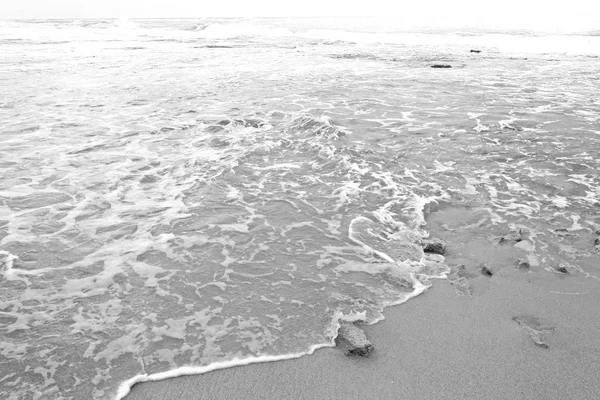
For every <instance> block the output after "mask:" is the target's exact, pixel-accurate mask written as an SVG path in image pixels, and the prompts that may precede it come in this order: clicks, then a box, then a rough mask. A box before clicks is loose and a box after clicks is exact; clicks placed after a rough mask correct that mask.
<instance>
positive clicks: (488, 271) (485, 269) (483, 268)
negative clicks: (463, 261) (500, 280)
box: [481, 265, 494, 276]
mask: <svg viewBox="0 0 600 400" xmlns="http://www.w3.org/2000/svg"><path fill="white" fill-rule="evenodd" d="M481 273H482V274H483V275H486V276H492V275H494V273H493V272H492V270H491V269H489V268H488V267H487V265H482V266H481Z"/></svg>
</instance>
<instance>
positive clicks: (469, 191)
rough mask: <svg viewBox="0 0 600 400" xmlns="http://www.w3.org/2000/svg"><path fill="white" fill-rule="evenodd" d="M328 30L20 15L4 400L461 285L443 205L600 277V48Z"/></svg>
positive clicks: (373, 312) (5, 114)
mask: <svg viewBox="0 0 600 400" xmlns="http://www.w3.org/2000/svg"><path fill="white" fill-rule="evenodd" d="M330 22H331V21H329V23H330ZM327 24H328V22H327V21H323V20H321V21H313V20H245V21H227V20H224V21H210V20H202V21H189V20H184V21H175V20H173V21H160V20H159V21H157V20H153V21H110V20H104V21H100V20H98V21H89V20H88V21H45V22H44V21H42V22H35V23H34V22H32V21H29V22H26V21H21V22H14V21H3V22H2V25H1V27H0V47H1V51H2V53H3V54H5V55H6V56H5V57H3V58H2V60H0V71H1V73H0V126H1V128H0V144H1V145H0V177H1V178H2V179H0V262H2V277H1V278H0V279H1V280H0V287H1V288H2V291H1V292H0V322H1V324H0V332H1V336H0V364H1V365H2V368H1V370H2V371H3V372H2V374H3V375H2V376H1V377H0V388H1V392H2V393H9V394H8V397H7V398H9V399H17V398H41V399H45V398H48V399H50V398H51V399H71V398H73V399H78V398H94V399H110V398H114V397H115V396H116V394H117V390H118V387H119V385H121V384H122V383H123V382H124V381H126V380H127V379H130V378H133V377H135V376H136V375H140V374H158V373H163V372H165V371H171V370H175V369H177V368H179V367H182V366H196V367H204V368H210V366H211V365H220V364H215V363H222V365H225V364H227V362H230V363H231V364H235V363H243V362H247V361H248V360H253V359H259V357H262V358H263V359H268V358H269V357H287V356H290V357H291V356H297V355H299V354H303V353H307V352H310V351H312V350H314V349H315V348H317V347H319V346H327V345H332V338H333V336H335V331H336V327H337V326H336V321H337V320H338V319H339V318H345V319H350V320H352V319H362V320H364V321H366V322H367V323H374V322H376V321H378V320H380V319H381V318H382V313H381V312H382V310H383V309H384V307H385V306H388V305H391V304H398V303H402V302H404V301H407V300H408V299H410V298H411V297H412V296H415V295H418V294H419V293H421V292H422V291H423V290H425V289H426V288H427V287H429V286H430V285H431V282H430V279H431V278H444V277H446V276H450V277H452V276H453V275H452V273H451V272H452V271H453V270H452V267H453V266H451V265H446V263H445V262H444V259H443V257H441V256H429V255H427V256H426V255H424V254H423V252H422V250H421V246H420V243H421V240H422V239H423V238H425V237H427V235H428V230H429V227H428V226H427V225H426V224H425V218H426V216H427V215H429V214H430V213H431V216H432V217H431V219H430V224H431V225H432V227H433V228H434V230H435V231H441V230H444V231H445V232H446V233H447V232H453V231H452V230H453V229H457V227H458V226H460V227H461V228H464V227H465V223H466V222H467V221H468V224H467V226H468V227H470V228H471V229H470V230H468V231H469V232H471V233H469V234H468V235H466V237H463V236H464V232H465V230H464V229H461V230H460V235H463V236H461V240H464V241H465V242H469V241H473V243H478V241H482V242H481V243H487V244H488V246H491V247H493V246H495V244H496V243H497V241H498V238H499V237H501V236H503V235H505V234H506V233H508V232H509V231H510V230H513V231H519V230H520V231H522V232H525V234H524V235H525V236H524V237H526V240H523V241H521V242H519V243H517V247H516V251H517V252H520V254H522V257H523V258H524V259H527V260H528V261H529V262H530V264H531V273H539V274H544V273H547V274H555V273H557V272H556V267H558V266H563V267H565V268H567V270H568V271H569V272H570V274H571V275H572V276H571V278H573V279H597V278H596V276H597V275H598V274H599V271H598V268H599V267H598V265H599V263H598V261H599V259H598V253H597V249H594V245H593V242H594V239H595V238H596V234H595V233H594V232H595V231H597V230H599V229H600V216H599V215H598V212H597V210H598V206H599V201H600V189H599V187H600V185H599V184H600V178H598V171H599V168H600V165H599V161H598V160H599V158H600V154H599V153H600V122H599V116H600V95H599V94H598V93H600V81H599V78H598V76H599V74H598V73H599V70H598V68H599V67H598V66H599V64H598V58H597V57H598V54H597V53H598V52H600V51H599V50H598V49H600V46H596V47H594V46H593V45H592V44H594V43H597V39H598V37H596V36H584V35H583V36H582V35H566V36H561V37H560V40H558V41H557V40H556V37H555V36H548V35H544V34H531V33H527V32H525V33H523V32H521V33H519V34H516V33H514V32H512V33H511V32H494V33H493V34H491V33H486V32H480V31H473V32H471V33H470V34H468V35H466V34H465V33H464V32H462V33H461V32H459V33H457V32H424V31H418V32H411V31H395V30H390V28H385V27H381V26H380V27H378V28H377V29H375V28H374V27H373V26H367V27H365V26H361V27H359V28H356V29H354V30H352V29H351V28H352V27H349V26H348V22H347V21H346V22H344V23H340V24H339V25H334V26H335V29H325V28H331V27H330V26H329V25H327ZM384 28H385V29H384ZM386 29H387V30H386ZM240 35H242V36H240ZM507 38H508V39H507ZM552 43H558V44H557V45H556V46H552V45H551V44H552ZM473 48H477V49H480V50H482V53H479V54H478V53H470V52H469V50H470V49H473ZM432 63H449V64H452V65H453V68H451V69H443V70H440V69H432V68H430V65H431V64H432ZM449 206H451V207H452V208H451V209H452V212H451V213H449V214H448V215H445V214H444V210H445V209H447V208H448V207H449ZM475 232H476V233H475ZM457 235H458V234H457ZM479 247H480V248H483V247H485V246H479ZM463 292H465V291H463ZM467 292H468V291H467ZM465 293H466V292H465ZM231 360H233V361H231ZM223 363H224V364H223ZM200 370H201V369H198V371H200ZM188 371H190V370H188ZM175 373H176V372H174V373H173V374H175ZM157 376H158V375H157ZM127 387H128V386H127V385H124V386H123V388H124V389H123V390H124V391H126V389H127ZM121 393H124V392H121Z"/></svg>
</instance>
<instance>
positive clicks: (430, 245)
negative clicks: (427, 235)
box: [423, 239, 446, 255]
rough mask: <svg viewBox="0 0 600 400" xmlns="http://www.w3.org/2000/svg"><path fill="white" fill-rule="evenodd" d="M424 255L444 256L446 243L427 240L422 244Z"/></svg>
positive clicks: (438, 240) (439, 240) (437, 240)
mask: <svg viewBox="0 0 600 400" xmlns="http://www.w3.org/2000/svg"><path fill="white" fill-rule="evenodd" d="M423 251H424V252H425V253H435V254H442V255H443V254H444V253H445V252H446V242H444V241H443V240H441V239H429V240H426V241H425V242H424V243H423Z"/></svg>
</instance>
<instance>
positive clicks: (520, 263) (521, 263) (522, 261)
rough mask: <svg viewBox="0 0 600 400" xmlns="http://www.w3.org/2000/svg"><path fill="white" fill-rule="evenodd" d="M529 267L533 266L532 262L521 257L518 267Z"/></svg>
mask: <svg viewBox="0 0 600 400" xmlns="http://www.w3.org/2000/svg"><path fill="white" fill-rule="evenodd" d="M529 267H531V264H529V261H527V260H523V259H521V258H519V259H518V260H517V268H519V269H527V268H529Z"/></svg>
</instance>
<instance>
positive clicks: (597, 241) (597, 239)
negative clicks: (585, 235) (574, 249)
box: [594, 238, 600, 246]
mask: <svg viewBox="0 0 600 400" xmlns="http://www.w3.org/2000/svg"><path fill="white" fill-rule="evenodd" d="M594 246H600V238H596V239H595V240H594Z"/></svg>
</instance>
